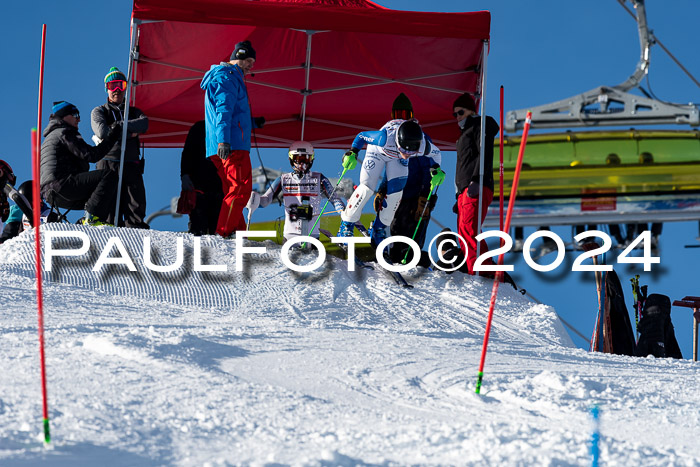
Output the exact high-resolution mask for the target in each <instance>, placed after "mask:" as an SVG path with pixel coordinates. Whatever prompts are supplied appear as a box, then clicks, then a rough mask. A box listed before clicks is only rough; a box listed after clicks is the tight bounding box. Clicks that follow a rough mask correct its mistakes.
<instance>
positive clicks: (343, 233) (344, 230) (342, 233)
mask: <svg viewBox="0 0 700 467" xmlns="http://www.w3.org/2000/svg"><path fill="white" fill-rule="evenodd" d="M354 229H355V224H354V223H353V222H350V221H342V222H341V223H340V229H338V237H352V236H353V232H354Z"/></svg>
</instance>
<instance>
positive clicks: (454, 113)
mask: <svg viewBox="0 0 700 467" xmlns="http://www.w3.org/2000/svg"><path fill="white" fill-rule="evenodd" d="M465 112H466V110H464V109H461V110H458V111H457V112H452V116H453V117H454V118H457V117H461V116H462V115H464V113H465Z"/></svg>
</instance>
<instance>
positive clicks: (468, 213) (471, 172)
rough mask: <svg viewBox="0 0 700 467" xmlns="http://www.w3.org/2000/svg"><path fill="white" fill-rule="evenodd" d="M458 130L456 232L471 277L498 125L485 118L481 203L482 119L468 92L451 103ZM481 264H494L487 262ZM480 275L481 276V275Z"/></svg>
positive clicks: (483, 244)
mask: <svg viewBox="0 0 700 467" xmlns="http://www.w3.org/2000/svg"><path fill="white" fill-rule="evenodd" d="M452 115H453V116H454V117H455V119H456V120H457V124H458V125H459V128H460V136H459V139H458V140H457V166H456V168H455V185H457V231H458V233H459V235H461V236H462V238H464V240H465V241H466V242H467V245H466V249H467V251H466V252H465V251H464V250H465V245H462V246H461V247H462V253H464V254H466V257H467V268H468V269H469V274H474V262H475V261H476V247H477V244H476V238H475V237H476V236H477V235H478V234H479V232H478V231H477V229H478V226H479V225H480V224H481V223H483V221H484V218H485V217H486V211H487V210H488V207H489V205H490V204H491V201H492V200H493V140H494V138H495V137H496V135H498V131H499V130H500V128H499V127H498V123H496V121H495V120H494V119H493V118H491V117H488V116H487V117H486V122H485V123H486V126H485V127H486V138H485V145H486V147H485V148H484V180H483V186H482V187H481V188H482V196H481V200H480V199H479V183H480V181H479V165H480V164H479V157H480V153H481V150H480V144H481V117H480V116H479V115H478V114H477V113H476V104H475V103H474V99H473V98H472V96H471V95H470V94H469V93H464V94H462V95H461V96H459V97H458V98H457V99H456V100H455V102H454V104H453V114H452ZM479 202H481V219H478V217H479V216H478V212H479ZM485 251H488V246H487V245H486V242H484V241H482V242H481V251H480V252H481V253H484V252H485ZM484 264H493V262H492V261H491V260H490V259H487V260H486V261H484ZM482 275H483V274H482Z"/></svg>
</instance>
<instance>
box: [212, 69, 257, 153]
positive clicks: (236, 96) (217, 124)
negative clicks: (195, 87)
mask: <svg viewBox="0 0 700 467" xmlns="http://www.w3.org/2000/svg"><path fill="white" fill-rule="evenodd" d="M200 87H201V88H202V89H204V91H205V93H206V94H205V96H204V115H205V122H206V130H207V131H206V132H207V156H213V155H215V154H216V152H217V147H218V145H219V143H228V144H230V145H231V150H232V151H234V150H244V151H250V132H251V129H252V128H253V118H252V115H251V113H250V105H249V104H248V91H247V90H246V87H245V81H244V80H243V71H242V70H241V68H240V67H239V66H238V65H231V64H230V63H227V62H221V63H220V64H219V65H212V66H211V69H210V70H209V71H208V72H207V73H206V74H205V75H204V78H203V79H202V83H201V84H200Z"/></svg>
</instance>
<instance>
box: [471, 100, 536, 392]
mask: <svg viewBox="0 0 700 467" xmlns="http://www.w3.org/2000/svg"><path fill="white" fill-rule="evenodd" d="M531 121H532V112H528V113H527V116H526V117H525V127H524V128H523V136H522V139H521V140H520V151H519V152H518V162H517V163H516V165H515V175H514V176H513V186H512V188H511V190H510V197H509V199H508V212H507V213H506V223H505V226H504V227H505V230H504V231H503V232H507V231H508V230H510V219H511V216H512V214H513V206H515V195H516V193H517V192H518V182H519V181H520V169H521V167H522V165H523V156H524V155H525V145H526V144H527V134H528V132H529V131H530V122H531ZM498 265H499V266H502V265H503V255H500V256H499V257H498ZM501 277H503V271H497V272H496V277H495V278H494V280H493V288H492V289H491V301H490V303H489V314H488V318H487V319H486V330H485V331H484V343H483V344H482V346H481V361H480V362H479V373H478V376H477V380H476V391H475V392H476V393H477V394H480V393H481V381H482V380H483V379H484V364H485V363H486V349H487V347H488V345H489V335H490V334H491V322H492V321H493V309H494V308H495V306H496V297H497V296H498V285H499V284H500V283H501Z"/></svg>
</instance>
